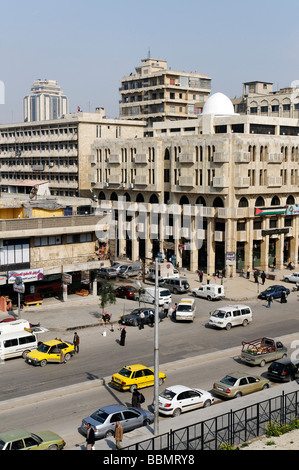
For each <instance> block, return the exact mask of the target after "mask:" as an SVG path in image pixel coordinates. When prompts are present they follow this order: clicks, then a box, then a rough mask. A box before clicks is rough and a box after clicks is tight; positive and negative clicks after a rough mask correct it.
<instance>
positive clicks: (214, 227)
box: [90, 93, 299, 276]
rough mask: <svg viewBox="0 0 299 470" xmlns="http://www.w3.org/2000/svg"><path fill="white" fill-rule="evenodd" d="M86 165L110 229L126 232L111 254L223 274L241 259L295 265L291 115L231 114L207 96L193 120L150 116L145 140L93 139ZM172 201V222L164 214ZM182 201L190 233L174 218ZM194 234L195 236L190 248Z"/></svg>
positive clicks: (297, 164) (296, 154)
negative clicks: (111, 219) (109, 216)
mask: <svg viewBox="0 0 299 470" xmlns="http://www.w3.org/2000/svg"><path fill="white" fill-rule="evenodd" d="M107 150H108V153H109V152H110V158H109V159H106V158H104V155H105V152H107ZM90 162H91V172H90V181H91V186H92V188H93V191H94V192H95V193H96V194H97V197H98V198H99V200H100V201H102V203H104V201H105V204H106V206H107V207H109V206H110V207H113V205H114V206H115V207H116V208H115V212H116V213H117V216H116V219H117V218H118V219H117V220H118V230H122V229H123V227H124V228H125V230H126V236H125V237H122V238H120V237H116V247H115V250H114V251H115V254H125V255H126V256H128V257H130V258H131V259H133V260H134V259H137V258H138V257H146V258H154V257H155V256H157V254H158V253H159V252H164V253H165V255H166V256H167V259H169V258H170V257H171V256H172V255H173V254H174V255H175V256H176V260H177V262H178V263H179V266H182V267H186V268H188V269H190V270H191V271H195V270H196V269H198V268H203V269H204V270H205V271H206V272H208V273H214V272H216V271H217V270H218V269H219V270H221V269H224V268H225V269H226V272H227V274H228V275H231V276H234V275H235V274H236V272H237V271H241V270H243V269H247V268H248V266H249V268H250V269H253V268H259V269H263V270H265V271H266V270H268V269H269V266H273V265H276V267H277V268H282V267H283V265H284V264H285V263H288V262H289V261H293V262H295V264H297V263H298V237H299V217H298V216H295V215H293V214H295V212H291V211H289V212H288V211H287V207H288V206H294V205H298V204H299V121H298V119H294V118H287V117H271V116H260V115H258V114H247V115H239V114H235V112H234V108H233V104H232V102H231V101H230V100H229V99H228V98H227V97H226V96H224V95H223V94H221V93H216V94H214V95H212V96H211V97H210V98H209V99H208V100H207V101H206V103H205V105H204V109H203V113H202V114H201V115H199V116H198V119H195V120H194V119H192V120H181V121H175V122H171V121H164V122H156V123H154V124H153V136H152V137H147V138H143V137H142V138H140V137H139V138H138V137H137V138H136V139H115V138H114V139H112V140H111V139H96V140H95V141H94V144H93V156H91V160H90ZM120 197H123V198H124V202H123V203H122V205H120V206H117V202H116V201H117V200H118V199H119V198H120ZM196 205H201V206H202V209H201V216H202V226H199V228H198V226H197V225H196V217H195V212H194V210H195V209H192V208H194V207H195V206H196ZM174 206H175V207H176V209H177V206H178V207H179V208H180V212H179V214H180V216H179V219H178V218H177V217H176V215H177V213H176V215H175V212H173V213H171V214H169V210H174V209H173V207H174ZM188 206H190V207H191V209H190V211H191V213H190V214H191V227H193V229H192V231H191V232H190V231H189V232H188V230H187V229H186V228H185V227H184V226H183V225H184V224H182V220H181V213H183V210H184V208H186V210H187V207H188ZM169 208H171V209H169ZM155 211H156V212H157V211H158V212H159V217H158V221H155V222H153V221H152V220H151V217H152V214H153V213H154V212H155ZM192 211H193V212H192ZM141 212H142V213H143V215H144V217H143V220H140V218H138V216H139V214H140V213H141ZM144 213H146V214H144ZM297 213H298V212H297ZM165 214H166V216H165ZM165 217H168V220H169V224H168V225H169V227H168V228H166V225H165V223H164V222H165V220H164V219H163V218H165ZM141 227H143V230H144V233H143V234H141V233H140V230H141ZM178 230H179V232H178ZM178 234H179V235H178ZM193 239H196V240H198V239H200V240H201V243H200V244H199V245H198V246H197V247H196V248H194V246H195V245H192V244H191V245H190V242H192V240H193ZM190 247H191V249H189V248H190ZM192 247H193V248H192ZM112 251H113V250H112Z"/></svg>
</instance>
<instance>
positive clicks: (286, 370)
mask: <svg viewBox="0 0 299 470" xmlns="http://www.w3.org/2000/svg"><path fill="white" fill-rule="evenodd" d="M268 377H269V378H270V379H271V380H277V381H279V382H290V381H291V380H295V379H299V360H298V361H297V360H294V361H293V360H292V359H290V358H288V357H285V358H283V359H278V360H277V361H275V362H273V363H272V364H271V365H270V366H269V368H268Z"/></svg>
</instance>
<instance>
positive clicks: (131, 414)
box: [80, 405, 154, 439]
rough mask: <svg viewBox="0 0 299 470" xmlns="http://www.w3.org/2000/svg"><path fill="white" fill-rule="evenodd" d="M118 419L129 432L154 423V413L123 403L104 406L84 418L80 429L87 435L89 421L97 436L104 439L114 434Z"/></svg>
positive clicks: (125, 430)
mask: <svg viewBox="0 0 299 470" xmlns="http://www.w3.org/2000/svg"><path fill="white" fill-rule="evenodd" d="M117 421H119V423H120V424H121V425H122V427H123V430H124V432H128V431H132V430H133V429H136V428H140V427H141V426H147V425H148V424H151V423H153V422H154V415H153V414H152V413H150V412H149V411H146V410H143V409H141V408H127V407H126V406H122V405H110V406H104V407H103V408H99V409H98V410H96V411H95V412H94V413H92V414H91V415H90V416H88V417H87V418H84V419H83V420H82V424H81V428H80V429H81V432H82V433H83V434H85V435H86V433H87V423H90V425H91V426H92V428H93V429H94V434H95V438H96V439H102V438H106V437H111V436H114V432H115V425H116V422H117Z"/></svg>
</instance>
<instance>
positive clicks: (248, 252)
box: [244, 219, 254, 272]
mask: <svg viewBox="0 0 299 470" xmlns="http://www.w3.org/2000/svg"><path fill="white" fill-rule="evenodd" d="M253 238H254V233H253V219H249V220H248V221H247V224H246V240H247V242H246V243H245V257H244V271H245V272H246V271H247V269H248V266H249V269H250V271H252V255H253V249H252V248H253Z"/></svg>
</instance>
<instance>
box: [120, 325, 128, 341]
mask: <svg viewBox="0 0 299 470" xmlns="http://www.w3.org/2000/svg"><path fill="white" fill-rule="evenodd" d="M126 334H127V332H126V327H125V326H123V327H122V329H121V332H120V342H119V344H120V345H121V346H125V343H126Z"/></svg>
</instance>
